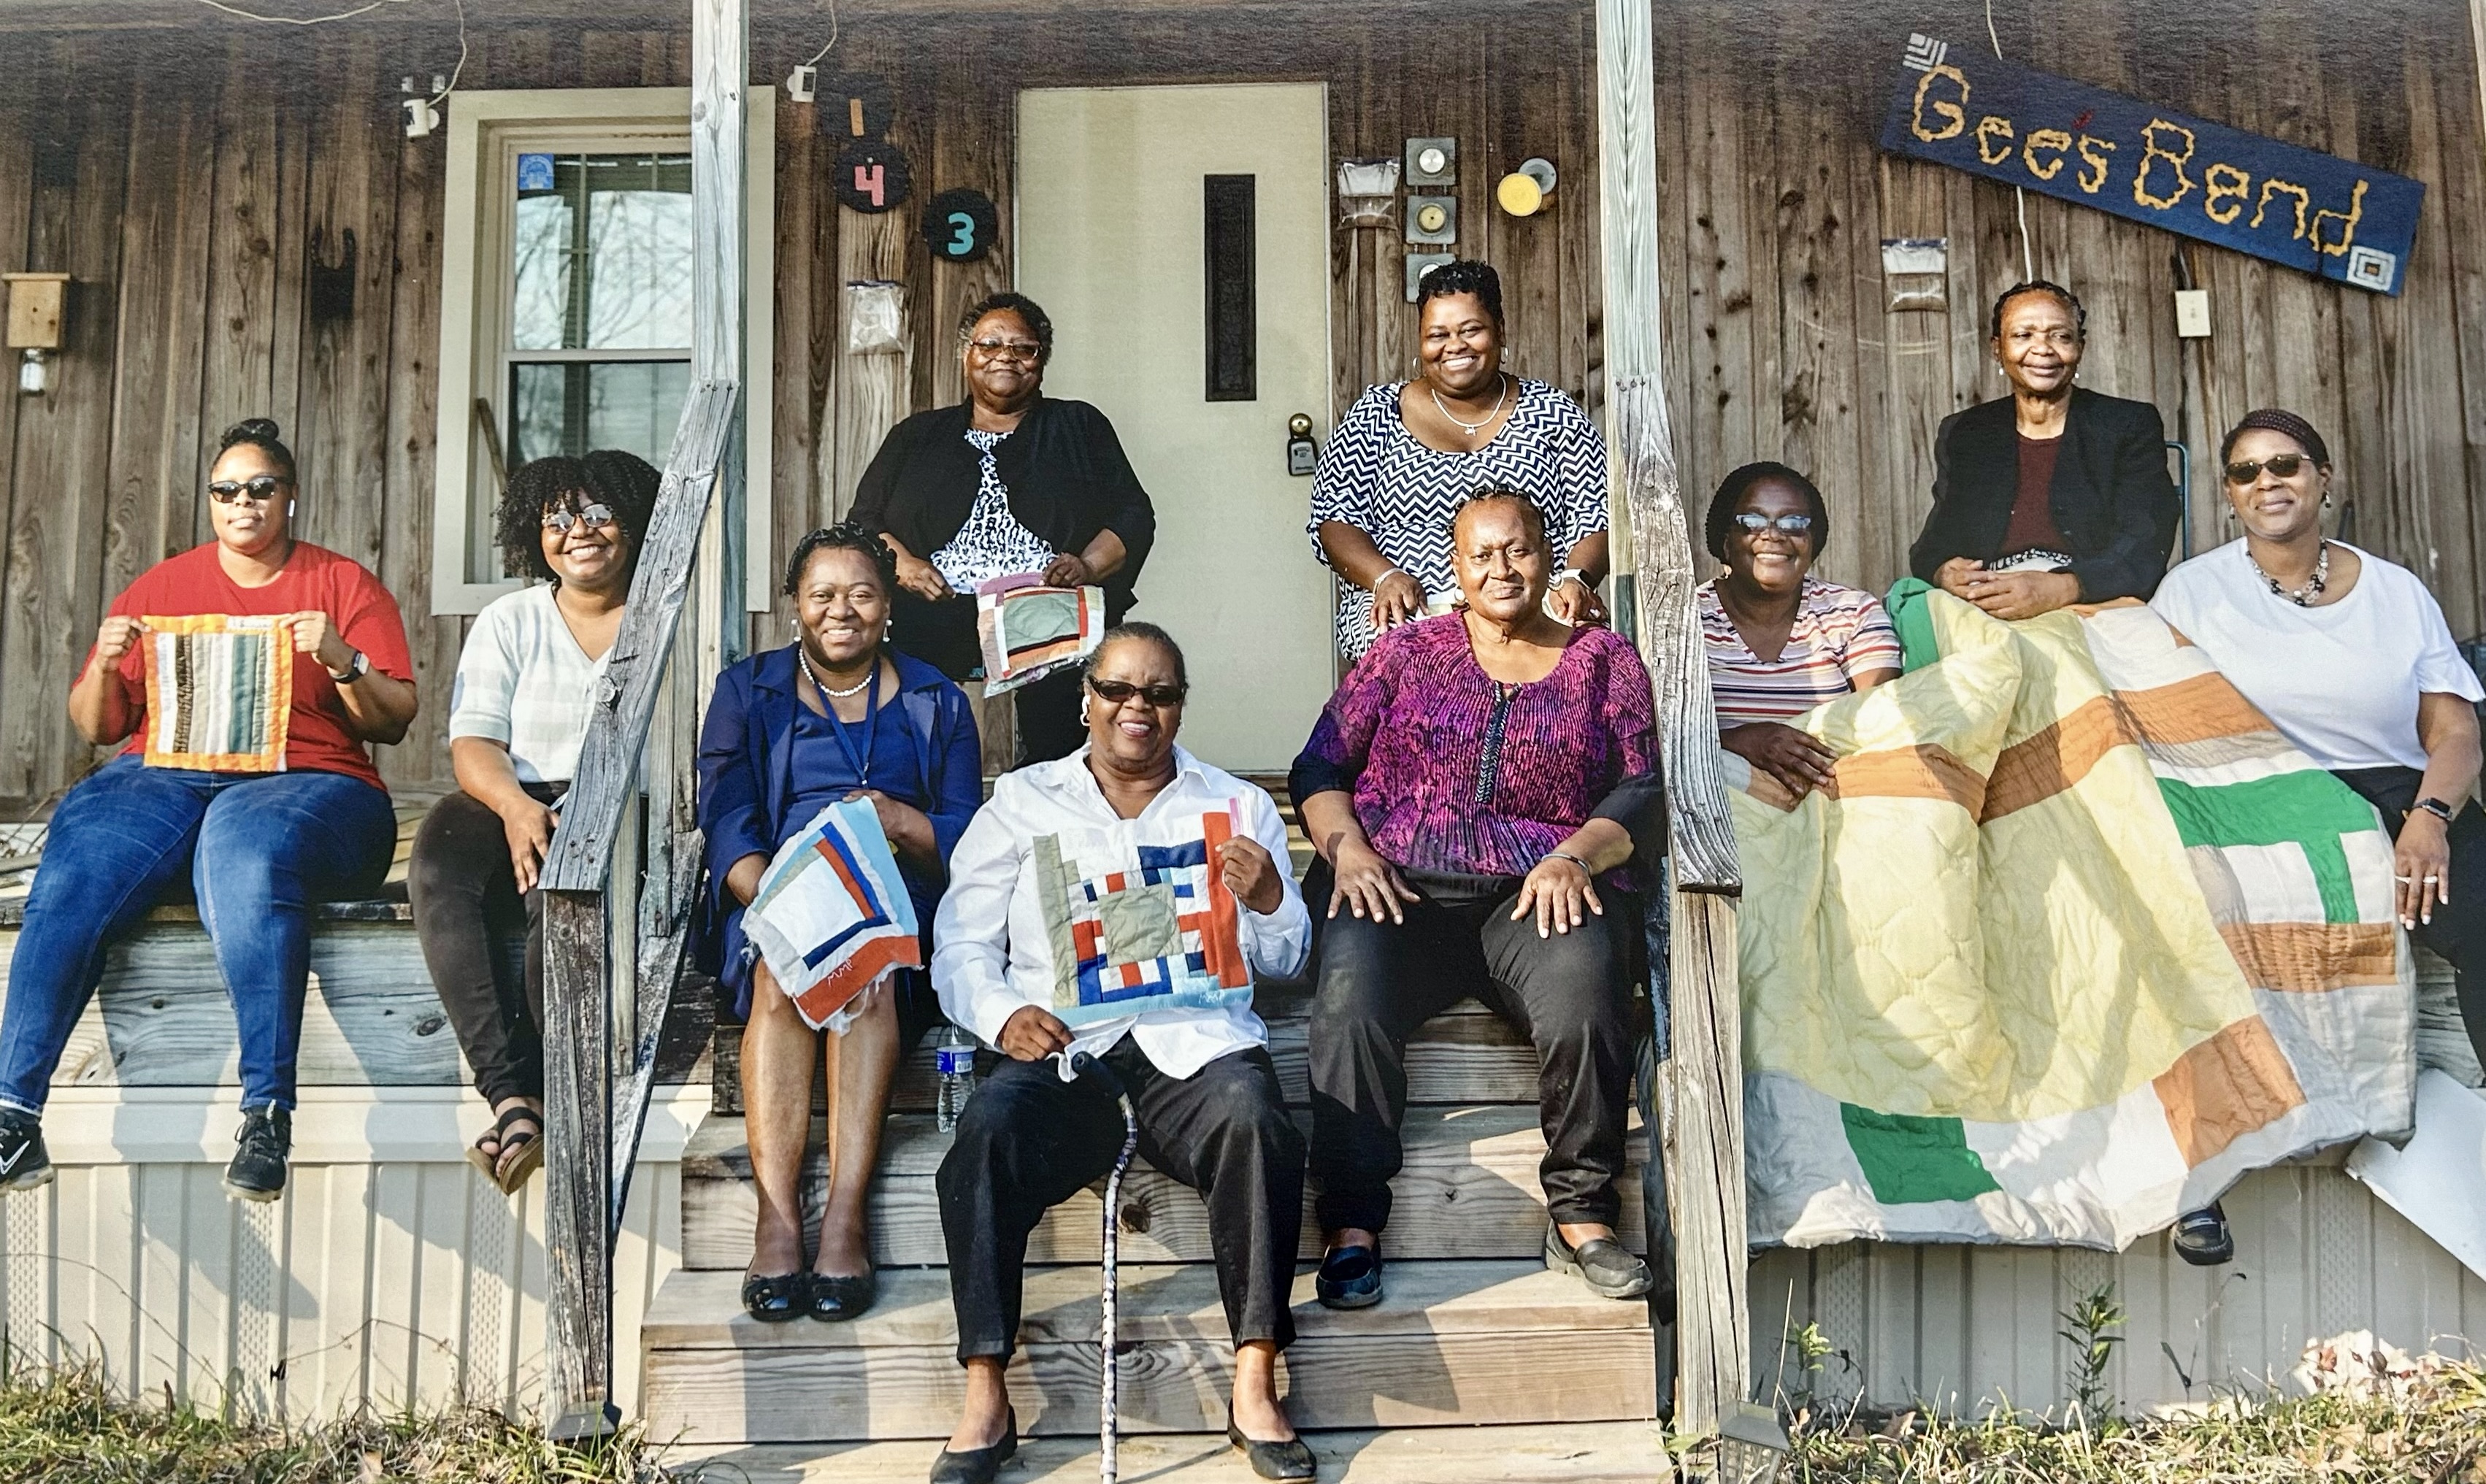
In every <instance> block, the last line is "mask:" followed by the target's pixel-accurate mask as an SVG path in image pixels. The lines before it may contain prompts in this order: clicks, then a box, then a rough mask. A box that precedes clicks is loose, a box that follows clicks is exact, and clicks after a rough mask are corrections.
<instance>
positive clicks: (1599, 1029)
mask: <svg viewBox="0 0 2486 1484" xmlns="http://www.w3.org/2000/svg"><path fill="white" fill-rule="evenodd" d="M1402 874H1404V875H1405V876H1406V878H1407V883H1408V885H1410V886H1412V887H1414V888H1415V889H1416V890H1417V891H1418V892H1421V893H1423V900H1422V901H1418V902H1413V903H1410V904H1409V905H1408V907H1407V909H1406V915H1407V921H1405V922H1403V923H1393V922H1389V921H1367V920H1366V919H1363V918H1357V917H1352V916H1349V915H1348V914H1346V913H1343V912H1341V913H1340V915H1339V916H1337V917H1335V918H1325V917H1323V916H1322V914H1323V913H1324V912H1325V911H1326V910H1327V908H1328V902H1329V892H1330V884H1329V883H1330V877H1329V871H1328V867H1327V866H1324V865H1320V864H1315V865H1314V866H1313V867H1312V871H1311V873H1310V874H1309V875H1308V876H1307V878H1306V880H1305V883H1304V897H1305V900H1306V901H1308V902H1310V903H1311V904H1312V921H1313V922H1314V923H1315V924H1316V926H1317V929H1318V932H1319V942H1318V944H1317V945H1316V948H1315V954H1316V957H1315V967H1314V970H1313V993H1312V1177H1313V1179H1314V1180H1316V1181H1317V1182H1319V1185H1320V1199H1319V1202H1318V1215H1319V1219H1320V1224H1321V1229H1322V1230H1324V1231H1336V1230H1339V1229H1340V1228H1341V1227H1347V1226H1356V1227H1362V1228H1364V1229H1365V1230H1367V1231H1379V1230H1381V1229H1382V1228H1383V1227H1384V1226H1386V1225H1388V1224H1389V1222H1390V1180H1391V1177H1392V1176H1394V1175H1395V1174H1397V1173H1398V1167H1399V1164H1400V1161H1401V1153H1400V1148H1399V1140H1398V1126H1399V1121H1400V1119H1401V1118H1402V1117H1403V1116H1404V1115H1405V1113H1406V1111H1407V1037H1408V1036H1409V1035H1410V1034H1412V1033H1414V1031H1415V1030H1416V1028H1417V1027H1419V1026H1422V1025H1423V1023H1424V1022H1425V1021H1427V1020H1430V1019H1432V1018H1433V1017H1434V1016H1435V1015H1438V1014H1440V1013H1441V1012H1442V1011H1444V1010H1446V1009H1448V1008H1450V1005H1451V1004H1453V1003H1456V1002H1458V1001H1460V1000H1463V999H1467V998H1469V997H1474V998H1475V999H1477V1000H1479V1001H1481V1002H1483V1003H1484V1004H1485V1006H1486V1007H1487V1008H1489V1009H1491V1010H1493V1011H1494V1012H1495V1013H1496V1014H1498V1015H1500V1016H1502V1018H1503V1019H1505V1020H1507V1021H1509V1022H1510V1023H1511V1024H1512V1025H1514V1026H1517V1027H1518V1028H1519V1029H1520V1030H1521V1031H1525V1032H1526V1033H1527V1035H1528V1038H1529V1039H1530V1040H1531V1041H1533V1042H1534V1043H1535V1046H1536V1067H1537V1072H1536V1088H1537V1105H1536V1113H1537V1118H1538V1121H1539V1122H1540V1123H1541V1124H1542V1126H1543V1127H1544V1130H1545V1159H1544V1161H1543V1163H1541V1164H1540V1165H1539V1166H1538V1167H1537V1178H1538V1180H1539V1181H1540V1182H1541V1183H1542V1184H1543V1186H1544V1188H1545V1205H1546V1209H1547V1211H1548V1213H1549V1214H1550V1215H1551V1216H1552V1217H1553V1219H1554V1220H1555V1221H1557V1222H1562V1223H1591V1222H1602V1223H1607V1224H1610V1225H1611V1224H1612V1223H1614V1222H1615V1221H1616V1219H1617V1218H1619V1217H1620V1216H1621V1214H1622V1197H1621V1195H1620V1194H1619V1193H1617V1192H1616V1189H1615V1182H1616V1178H1617V1177H1618V1176H1620V1175H1621V1174H1622V1172H1623V1139H1624V1134H1625V1130H1626V1126H1627V1125H1626V1121H1625V1119H1626V1112H1625V1104H1626V1100H1627V1099H1628V1097H1629V1096H1630V1092H1631V1070H1632V1024H1631V980H1630V959H1629V957H1628V956H1627V949H1628V946H1629V941H1630V939H1631V938H1632V937H1634V936H1636V935H1637V934H1638V933H1639V932H1640V930H1641V928H1640V922H1641V910H1640V902H1639V900H1638V898H1636V897H1628V896H1623V895H1622V894H1621V893H1613V892H1606V891H1603V890H1600V892H1599V893H1598V895H1599V898H1600V899H1601V900H1602V901H1603V902H1604V903H1605V908H1606V912H1605V916H1603V917H1598V916H1595V915H1594V914H1591V915H1589V917H1588V921H1585V922H1583V923H1582V924H1581V925H1579V926H1578V927H1575V928H1573V929H1571V931H1570V932H1568V933H1556V934H1554V935H1553V936H1552V937H1549V938H1539V937H1538V936H1536V921H1535V918H1534V916H1533V914H1532V915H1531V916H1530V918H1529V920H1528V921H1524V922H1514V921H1511V920H1510V908H1511V903H1512V901H1513V900H1514V899H1516V897H1517V896H1518V894H1519V882H1518V881H1517V880H1515V879H1513V878H1510V877H1479V876H1444V875H1435V874H1431V873H1427V872H1418V871H1408V872H1403V873H1402ZM1618 898H1619V899H1618Z"/></svg>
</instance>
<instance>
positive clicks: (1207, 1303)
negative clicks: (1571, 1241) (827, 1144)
mask: <svg viewBox="0 0 2486 1484" xmlns="http://www.w3.org/2000/svg"><path fill="white" fill-rule="evenodd" d="M1390 1276H1391V1286H1390V1297H1389V1298H1388V1299H1387V1300H1386V1301H1385V1302H1384V1303H1382V1304H1381V1305H1377V1306H1376V1307H1373V1308H1369V1309H1365V1310H1361V1311H1359V1312H1356V1313H1351V1314H1340V1313H1333V1312H1332V1311H1330V1310H1328V1309H1325V1308H1322V1307H1320V1306H1319V1305H1318V1304H1316V1303H1315V1302H1314V1301H1313V1298H1312V1276H1311V1274H1310V1273H1309V1272H1306V1273H1303V1274H1301V1275H1299V1276H1298V1277H1297V1278H1296V1280H1295V1292H1294V1295H1293V1304H1294V1312H1295V1320H1296V1323H1297V1325H1298V1326H1299V1327H1300V1330H1301V1333H1300V1334H1299V1336H1298V1338H1297V1339H1296V1341H1295V1343H1294V1345H1293V1347H1292V1348H1290V1349H1289V1350H1288V1351H1287V1352H1286V1355H1285V1360H1284V1369H1285V1378H1284V1388H1285V1392H1286V1395H1287V1410H1288V1412H1289V1413H1290V1414H1291V1415H1292V1416H1293V1418H1294V1420H1295V1422H1296V1423H1297V1425H1299V1426H1301V1427H1304V1428H1307V1429H1326V1428H1372V1427H1410V1426H1416V1427H1423V1426H1446V1425H1476V1424H1491V1423H1521V1422H1527V1423H1546V1422H1614V1421H1639V1420H1644V1419H1646V1418H1649V1417H1652V1416H1654V1415H1655V1414H1656V1385H1655V1379H1656V1368H1655V1352H1654V1335H1653V1333H1652V1332H1651V1330H1650V1328H1649V1323H1648V1312H1647V1308H1646V1305H1642V1304H1638V1303H1616V1302H1614V1301H1611V1300H1606V1299H1600V1298H1597V1297H1596V1296H1594V1295H1592V1294H1590V1293H1589V1292H1588V1290H1587V1289H1585V1288H1583V1287H1581V1286H1580V1284H1579V1283H1578V1282H1577V1281H1575V1280H1574V1279H1571V1278H1565V1277H1562V1276H1561V1275H1558V1274H1553V1273H1548V1272H1546V1271H1545V1269H1544V1267H1543V1265H1542V1264H1541V1263H1539V1262H1531V1261H1502V1262H1441V1261H1408V1262H1397V1263H1394V1264H1392V1266H1391V1270H1390ZM740 1282H741V1275H740V1274H739V1273H735V1272H726V1273H677V1274H675V1275H674V1276H673V1277H671V1278H667V1279H666V1280H665V1284H664V1287H663V1288H662V1290H661V1291H659V1292H658V1294H657V1296H656V1300H655V1303H654V1304H653V1305H651V1306H650V1307H649V1312H648V1318H647V1321H646V1323H645V1324H644V1325H643V1326H642V1327H641V1331H640V1333H641V1336H642V1339H643V1341H644V1343H645V1344H646V1346H647V1368H646V1371H645V1375H646V1377H647V1381H646V1390H645V1405H646V1409H647V1417H648V1423H649V1433H650V1436H653V1437H658V1438H664V1437H674V1436H678V1437H680V1438H681V1439H683V1441H685V1442H690V1443H779V1442H784V1443H794V1442H806V1441H812V1440H823V1439H825V1440H828V1441H839V1440H843V1439H863V1438H870V1439H874V1440H887V1439H897V1438H941V1437H946V1436H948V1434H949V1431H950V1428H951V1427H952V1426H953V1424H954V1423H955V1421H956V1420H957V1415H958V1409H959V1408H960V1406H961V1405H962V1404H963V1403H964V1401H965V1382H964V1377H965V1372H964V1371H963V1370H962V1369H961V1368H960V1367H959V1365H958V1363H957V1361H956V1360H955V1359H954V1356H953V1351H954V1349H955V1346H956V1330H955V1328H954V1325H953V1319H952V1311H951V1306H950V1283H949V1277H948V1274H947V1273H946V1271H944V1270H941V1269H892V1270H888V1271H885V1272H883V1273H882V1274H881V1296H880V1302H879V1304H878V1305H877V1306H876V1307H874V1308H873V1309H872V1311H871V1312H870V1313H869V1314H866V1315H865V1316H864V1317H863V1318H861V1319H859V1320H856V1321H854V1322H852V1323H849V1324H836V1325H822V1324H815V1323H813V1322H811V1321H808V1320H797V1321H795V1322H794V1323H791V1324H782V1325H763V1324H760V1323H758V1322H756V1321H754V1320H752V1319H750V1318H748V1317H747V1316H745V1315H744V1314H743V1313H742V1311H741V1305H739V1303H738V1302H737V1301H736V1291H737V1289H738V1287H739V1285H740ZM1097 1325H1098V1304H1097V1276H1096V1270H1095V1269H1094V1268H1092V1267H1088V1266H1084V1265H1083V1266H1079V1267H1057V1268H1031V1269H1029V1270H1028V1274H1027V1288H1026V1316H1025V1319H1024V1320H1023V1322H1022V1324H1021V1328H1020V1348H1019V1354H1018V1356H1017V1357H1016V1359H1015V1360H1013V1362H1012V1364H1011V1367H1010V1373H1009V1375H1010V1388H1011V1392H1012V1397H1013V1400H1014V1401H1015V1403H1016V1405H1017V1408H1018V1416H1019V1426H1020V1429H1021V1430H1022V1432H1024V1433H1026V1434H1027V1435H1029V1436H1034V1437H1062V1436H1079V1435H1082V1434H1092V1433H1093V1431H1094V1429H1095V1426H1096V1389H1097V1381H1098V1375H1097V1367H1096V1334H1097ZM1120 1333H1121V1343H1120V1355H1121V1360H1120V1365H1121V1397H1120V1411H1121V1420H1122V1426H1123V1429H1124V1430H1125V1431H1126V1432H1130V1433H1161V1432H1174V1433H1186V1432H1189V1433H1197V1432H1203V1431H1211V1430H1222V1429H1223V1428H1224V1426H1225V1415H1226V1394H1227V1391H1228V1390H1229V1388H1230V1386H1231V1384H1232V1368H1231V1367H1232V1349H1231V1346H1230V1345H1229V1343H1228V1339H1227V1329H1226V1314H1225V1309H1224V1307H1223V1306H1222V1305H1220V1303H1219V1302H1218V1297H1217V1278H1216V1275H1215V1273H1214V1272H1213V1271H1212V1270H1211V1269H1210V1268H1209V1266H1208V1265H1206V1264H1204V1263H1186V1264H1180V1265H1151V1264H1140V1263H1130V1264H1125V1265H1124V1267H1123V1270H1122V1278H1121V1303H1120Z"/></svg>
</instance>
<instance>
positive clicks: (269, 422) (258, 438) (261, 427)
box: [222, 418, 285, 448]
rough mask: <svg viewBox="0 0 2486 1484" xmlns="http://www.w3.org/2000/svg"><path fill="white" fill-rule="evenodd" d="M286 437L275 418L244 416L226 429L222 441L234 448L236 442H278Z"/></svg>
mask: <svg viewBox="0 0 2486 1484" xmlns="http://www.w3.org/2000/svg"><path fill="white" fill-rule="evenodd" d="M284 437H285V434H284V433H283V432H282V431H280V430H279V429H278V428H277V426H276V420H275V419H274V418H244V419H242V420H241V421H240V422H238V423H235V425H234V426H231V427H228V428H226V429H225V435H224V438H223V440H222V441H223V445H224V447H226V448H232V447H233V446H234V445H235V444H236V443H277V442H281V441H282V440H283V439H284Z"/></svg>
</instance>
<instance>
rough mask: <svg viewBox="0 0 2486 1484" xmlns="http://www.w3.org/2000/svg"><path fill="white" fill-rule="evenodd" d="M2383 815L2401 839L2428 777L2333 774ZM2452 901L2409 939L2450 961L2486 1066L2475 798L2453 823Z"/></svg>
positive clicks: (2484, 922) (2485, 815) (2483, 859)
mask: <svg viewBox="0 0 2486 1484" xmlns="http://www.w3.org/2000/svg"><path fill="white" fill-rule="evenodd" d="M2334 777H2335V778H2337V779H2338V780H2339V782H2341V783H2346V784H2347V785H2348V786H2349V787H2351V788H2354V789H2355V790H2357V792H2359V793H2360V794H2362V795H2363V796H2364V799H2365V802H2366V803H2368V804H2371V805H2372V806H2374V808H2376V809H2378V810H2380V811H2382V815H2383V828H2384V829H2386V830H2389V831H2390V832H2391V838H2392V840H2393V841H2397V840H2398V839H2399V838H2400V826H2401V825H2403V824H2406V823H2407V822H2408V811H2409V809H2410V807H2411V806H2412V805H2414V804H2416V803H2417V789H2418V788H2419V787H2421V786H2423V784H2424V782H2425V775H2424V774H2422V773H2420V772H2418V771H2417V769H2415V768H2357V769H2353V770H2347V771H2342V772H2340V773H2337V774H2334ZM2450 835H2451V901H2450V902H2449V904H2448V905H2445V906H2439V907H2437V908H2435V909H2434V921H2431V922H2421V923H2419V924H2417V926H2416V927H2414V928H2411V929H2410V930H2409V936H2410V937H2411V938H2414V939H2416V940H2417V942H2419V943H2421V944H2424V945H2425V946H2426V947H2427V948H2432V949H2433V950H2434V951H2436V952H2437V953H2440V954H2442V955H2443V956H2444V957H2445V958H2447V959H2449V960H2451V968H2452V972H2453V983H2454V985H2455V986H2456V987H2457V989H2458V991H2459V994H2460V1019H2461V1022H2462V1023H2463V1024H2464V1025H2466V1026H2467V1027H2468V1029H2469V1044H2470V1045H2471V1046H2472V1048H2474V1049H2475V1050H2476V1053H2477V1059H2478V1060H2479V1061H2480V1062H2481V1063H2486V812H2481V811H2479V810H2478V808H2477V801H2476V800H2474V799H2472V800H2470V801H2469V803H2468V804H2466V805H2464V806H2463V807H2462V808H2461V811H2460V812H2459V813H2457V814H2455V815H2453V816H2452V820H2451V832H2450Z"/></svg>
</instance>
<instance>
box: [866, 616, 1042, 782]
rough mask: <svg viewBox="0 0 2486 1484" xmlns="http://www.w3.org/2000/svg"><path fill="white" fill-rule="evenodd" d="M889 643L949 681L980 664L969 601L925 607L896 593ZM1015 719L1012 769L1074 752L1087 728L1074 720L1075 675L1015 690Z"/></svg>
mask: <svg viewBox="0 0 2486 1484" xmlns="http://www.w3.org/2000/svg"><path fill="white" fill-rule="evenodd" d="M889 643H890V646H891V647H892V648H896V649H901V650H903V651H905V652H906V653H908V654H911V655H914V656H915V657H916V658H917V659H919V660H922V661H923V662H924V663H925V664H927V665H930V666H932V667H933V668H934V669H936V670H938V671H940V672H941V673H943V674H945V675H948V676H949V677H950V678H951V679H953V680H964V679H965V678H967V676H968V675H970V674H973V673H975V671H976V668H977V667H978V666H980V665H981V664H982V663H983V662H984V655H983V650H982V649H981V647H980V646H979V642H978V640H977V638H976V600H975V599H974V598H973V597H962V598H954V597H953V598H947V599H944V600H943V601H941V602H938V603H927V602H925V600H924V599H922V598H920V597H917V596H916V595H915V594H914V593H912V592H906V591H900V592H899V593H898V597H897V599H896V601H895V602H894V603H893V605H892V606H891V609H890V614H889ZM1017 715H1018V760H1017V762H1016V763H1014V764H1013V766H1016V767H1021V768H1024V767H1026V766H1027V765H1028V764H1029V763H1032V762H1051V761H1053V760H1054V759H1055V758H1057V757H1067V756H1070V755H1071V754H1072V753H1075V752H1077V751H1079V748H1080V746H1081V744H1083V743H1085V742H1086V741H1087V740H1088V728H1087V726H1086V725H1085V724H1084V723H1082V722H1081V721H1080V720H1079V673H1078V671H1077V669H1076V668H1075V667H1074V668H1072V669H1070V670H1065V671H1062V672H1060V673H1055V674H1050V675H1047V676H1045V677H1044V678H1043V679H1041V680H1038V681H1036V683H1035V684H1034V685H1028V686H1022V687H1020V688H1019V690H1018V692H1017Z"/></svg>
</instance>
